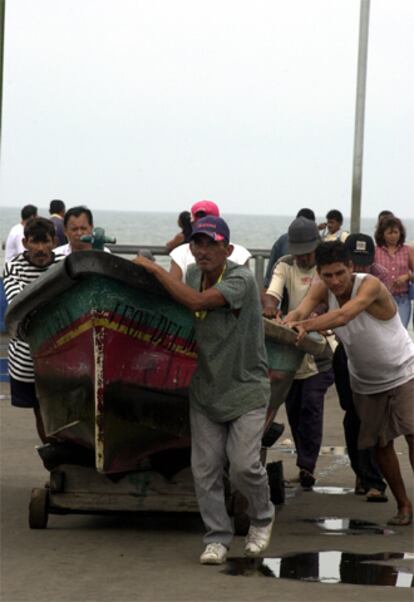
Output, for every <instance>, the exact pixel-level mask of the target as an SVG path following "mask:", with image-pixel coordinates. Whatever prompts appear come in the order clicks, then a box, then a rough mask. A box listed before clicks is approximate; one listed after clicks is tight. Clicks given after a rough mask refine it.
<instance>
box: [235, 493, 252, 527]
mask: <svg viewBox="0 0 414 602" xmlns="http://www.w3.org/2000/svg"><path fill="white" fill-rule="evenodd" d="M232 498H233V499H232V514H233V523H234V532H235V534H236V535H247V532H248V530H249V527H250V518H249V516H248V514H247V513H246V510H247V500H246V498H245V497H244V496H243V495H242V494H241V493H240V491H234V492H233V495H232Z"/></svg>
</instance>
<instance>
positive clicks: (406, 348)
mask: <svg viewBox="0 0 414 602" xmlns="http://www.w3.org/2000/svg"><path fill="white" fill-rule="evenodd" d="M354 276H355V281H354V285H353V288H352V293H351V299H354V298H355V297H356V295H357V292H358V289H359V287H360V285H361V283H362V282H363V281H364V279H365V278H367V277H370V276H369V274H354ZM338 308H339V304H338V300H337V299H336V297H335V295H333V293H331V292H330V291H329V309H330V310H334V309H338ZM334 331H335V334H336V335H337V336H338V338H339V339H340V340H341V341H342V343H343V346H344V348H345V351H346V354H347V356H348V368H349V376H350V381H351V388H352V390H353V391H355V392H356V393H361V394H363V395H374V394H375V393H382V392H383V391H389V390H390V389H394V388H395V387H399V386H400V385H403V384H404V383H406V382H408V381H409V380H411V379H412V378H413V377H414V343H413V341H412V340H411V337H410V335H409V334H408V332H407V330H406V329H405V328H404V326H403V325H402V322H401V319H400V316H399V314H398V311H396V312H395V315H394V317H392V318H390V319H389V320H379V319H378V318H374V316H372V315H371V314H369V313H368V312H367V311H362V312H361V313H360V314H358V315H357V316H355V318H353V319H352V320H350V321H349V322H348V324H345V326H337V327H335V328H334Z"/></svg>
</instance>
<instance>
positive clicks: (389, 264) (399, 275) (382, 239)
mask: <svg viewBox="0 0 414 602" xmlns="http://www.w3.org/2000/svg"><path fill="white" fill-rule="evenodd" d="M405 235H406V233H405V227H404V225H403V224H402V222H401V220H400V219H398V217H395V216H393V215H392V216H388V217H383V218H382V219H381V220H380V221H379V222H378V225H377V229H376V231H375V242H376V243H377V247H376V249H375V262H376V263H379V264H381V265H383V266H384V267H385V268H387V270H388V272H389V275H390V282H391V284H390V291H391V293H392V295H393V297H394V299H395V302H396V304H397V307H398V313H399V314H400V318H401V322H402V323H403V324H404V326H405V327H406V328H407V326H408V323H409V321H410V315H411V301H410V298H409V295H408V289H409V285H410V282H411V280H412V277H413V272H414V251H413V249H411V247H409V246H408V245H406V244H404V243H405Z"/></svg>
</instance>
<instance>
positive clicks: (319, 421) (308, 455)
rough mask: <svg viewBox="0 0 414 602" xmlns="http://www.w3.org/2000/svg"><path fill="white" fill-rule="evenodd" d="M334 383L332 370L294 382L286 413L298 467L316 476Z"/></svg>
mask: <svg viewBox="0 0 414 602" xmlns="http://www.w3.org/2000/svg"><path fill="white" fill-rule="evenodd" d="M333 381H334V378H333V372H332V370H326V371H325V372H319V373H318V374H315V375H314V376H311V377H310V378H305V379H303V380H294V381H293V384H292V386H291V388H290V389H289V393H288V395H287V398H286V412H287V416H288V420H289V425H290V430H291V431H292V435H293V439H294V441H295V446H296V453H297V456H298V457H297V461H296V464H297V466H299V468H305V469H306V470H308V471H309V472H312V473H313V471H314V469H315V465H316V461H317V459H318V455H319V451H320V449H321V443H322V428H323V401H324V398H325V393H326V391H327V389H328V387H329V386H330V385H332V383H333Z"/></svg>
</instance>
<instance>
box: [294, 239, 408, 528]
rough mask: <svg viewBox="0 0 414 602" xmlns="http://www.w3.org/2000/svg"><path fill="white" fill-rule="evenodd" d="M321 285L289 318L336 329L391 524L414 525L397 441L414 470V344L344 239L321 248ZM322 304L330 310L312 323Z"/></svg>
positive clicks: (306, 326)
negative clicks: (389, 497) (393, 507)
mask: <svg viewBox="0 0 414 602" xmlns="http://www.w3.org/2000/svg"><path fill="white" fill-rule="evenodd" d="M316 266H317V270H318V273H319V277H320V279H321V282H318V283H316V284H314V285H313V286H312V287H311V288H310V290H309V292H308V294H307V296H306V297H305V298H304V300H303V301H302V303H301V304H300V305H299V307H298V308H297V309H295V310H293V311H291V312H290V313H289V314H288V315H287V316H286V318H285V323H286V324H287V326H290V327H292V328H296V329H297V330H298V332H299V334H298V341H299V340H301V339H302V338H303V337H304V336H305V335H306V334H307V333H308V332H311V331H315V330H316V331H317V330H327V329H333V330H334V331H335V334H336V335H337V336H338V338H339V339H340V340H341V342H342V343H343V345H344V348H345V351H346V354H347V356H348V367H349V373H350V381H351V388H352V391H353V397H354V403H355V407H356V410H357V412H358V415H359V418H360V420H361V427H360V432H359V439H358V447H359V448H360V449H366V448H369V447H375V451H376V457H377V461H378V464H379V467H380V469H381V471H382V473H383V476H384V478H385V480H386V481H387V483H388V485H389V487H390V489H391V491H392V493H393V494H394V497H395V499H396V501H397V506H398V511H397V514H396V515H395V516H394V517H393V518H391V519H390V520H389V521H388V524H391V525H399V526H403V525H409V524H410V523H411V522H412V516H413V509H412V504H411V501H410V500H409V498H408V496H407V492H406V489H405V485H404V481H403V479H402V476H401V472H400V466H399V462H398V457H397V455H396V453H395V450H394V439H395V438H396V437H398V436H400V435H404V436H405V439H406V441H407V444H408V449H409V457H410V463H411V466H412V467H413V469H414V412H413V400H414V343H413V341H412V340H411V338H410V336H409V335H408V333H407V331H406V329H405V328H404V327H403V325H402V322H401V320H400V318H399V315H398V311H397V307H396V305H395V302H394V300H393V298H392V296H391V294H390V293H389V291H388V290H387V288H386V287H385V286H384V285H383V284H382V283H381V282H380V281H379V280H378V279H377V278H375V277H374V276H371V275H369V274H358V273H353V271H352V263H351V262H350V257H349V252H348V250H347V248H346V247H345V245H344V244H343V243H341V242H339V241H335V242H327V243H323V244H321V245H320V246H319V247H318V248H317V250H316ZM320 303H328V304H329V310H330V311H329V312H328V313H326V314H323V315H321V316H318V317H316V318H310V319H305V318H307V316H309V315H310V313H311V312H312V310H313V309H314V308H315V307H316V306H317V305H319V304H320Z"/></svg>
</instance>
